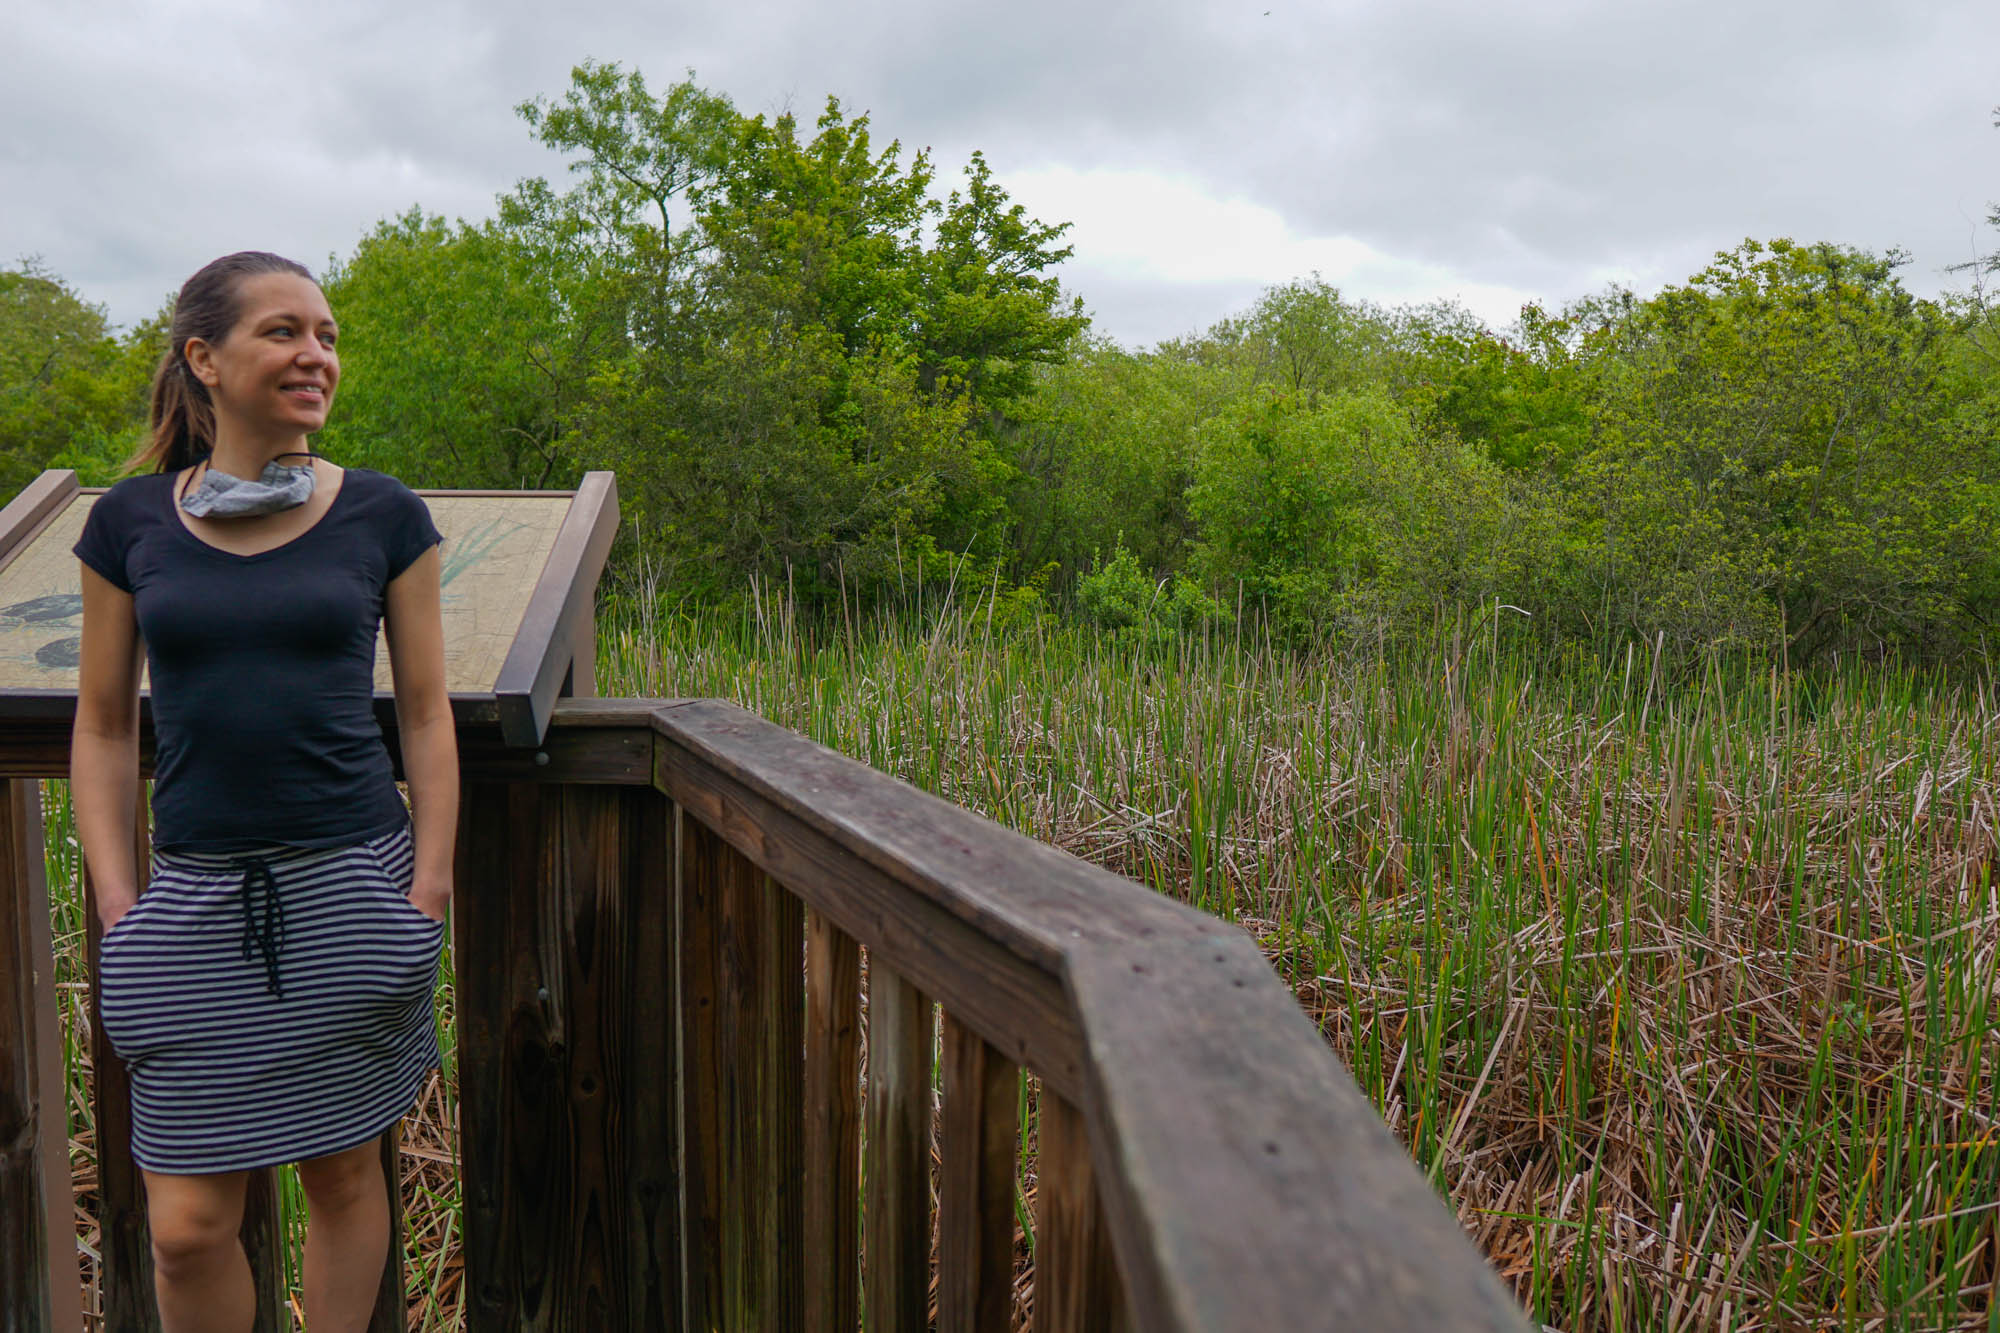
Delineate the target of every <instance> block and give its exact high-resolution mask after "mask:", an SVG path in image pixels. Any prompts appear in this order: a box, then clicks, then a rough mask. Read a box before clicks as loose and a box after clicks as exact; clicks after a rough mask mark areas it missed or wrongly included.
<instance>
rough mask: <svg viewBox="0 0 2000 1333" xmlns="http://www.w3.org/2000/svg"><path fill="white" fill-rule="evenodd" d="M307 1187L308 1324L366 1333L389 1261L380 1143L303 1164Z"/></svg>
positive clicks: (315, 1330) (332, 1332) (320, 1332)
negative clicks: (364, 1332) (384, 1270)
mask: <svg viewBox="0 0 2000 1333" xmlns="http://www.w3.org/2000/svg"><path fill="white" fill-rule="evenodd" d="M299 1183H300V1184H301V1185H303V1186H305V1191H306V1206H307V1210H308V1221H307V1226H306V1262H305V1285H306V1291H305V1297H306V1327H307V1328H308V1329H310V1330H311V1331H312V1333H363V1331H364V1330H365V1329H367V1327H368V1317H369V1315H370V1314H371V1313H373V1311H374V1309H375V1293H376V1292H377V1291H378V1290H380V1289H381V1286H382V1269H383V1266H384V1265H385V1264H387V1263H388V1261H389V1189H388V1186H387V1185H386V1184H385V1183H384V1182H383V1180H382V1143H381V1140H379V1139H370V1140H369V1141H368V1142H366V1143H364V1144H362V1145H361V1146H360V1147H358V1148H349V1149H348V1150H347V1151H346V1152H338V1153H334V1154H332V1155H331V1156H328V1157H315V1158H313V1159H312V1160H311V1161H307V1162H300V1163H299Z"/></svg>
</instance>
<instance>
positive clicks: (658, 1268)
mask: <svg viewBox="0 0 2000 1333" xmlns="http://www.w3.org/2000/svg"><path fill="white" fill-rule="evenodd" d="M618 796H619V800H620V801H621V803H622V804H623V807H624V808H623V812H622V814H621V819H622V821H623V825H624V834H625V841H626V854H625V864H626V866H627V870H626V885H627V893H628V895H629V902H630V907H629V910H628V911H627V912H626V913H625V933H626V937H627V946H626V947H627V949H628V952H629V956H630V960H631V962H630V973H629V979H628V986H627V991H626V997H625V1007H624V1012H623V1014H622V1016H621V1018H622V1022H623V1025H624V1028H625V1032H626V1038H625V1041H626V1070H627V1075H626V1078H625V1080H624V1087H623V1107H622V1114H621V1117H620V1120H621V1123H622V1125H623V1126H624V1131H625V1136H626V1142H625V1145H624V1151H625V1159H624V1160H625V1165H624V1174H625V1177H626V1190H625V1215H626V1221H625V1257H624V1262H625V1271H626V1274H627V1291H628V1295H627V1298H626V1307H627V1309H628V1310H630V1311H631V1323H630V1325H629V1326H630V1327H632V1328H635V1329H636V1328H645V1329H662V1330H666V1329H673V1328H677V1327H679V1321H680V1313H681V1308H680V1307H681V1296H680V1265H681V1243H680V1167H679V1152H680V1132H679V1125H680V1106H679V1101H678V1097H677V1089H678V1078H677V1070H676V1062H677V1054H676V1039H675V1033H676V1030H677V1024H676V1022H675V1013H676V1010H677V1009H678V1007H679V998H680V985H679V969H678V959H677V957H676V953H675V948H674V910H673V903H672V894H673V888H674V817H675V816H674V808H673V804H672V802H670V801H668V800H667V798H666V797H664V796H662V795H660V794H659V793H658V792H656V791H654V790H653V789H652V788H651V787H625V788H622V789H620V791H619V793H618Z"/></svg>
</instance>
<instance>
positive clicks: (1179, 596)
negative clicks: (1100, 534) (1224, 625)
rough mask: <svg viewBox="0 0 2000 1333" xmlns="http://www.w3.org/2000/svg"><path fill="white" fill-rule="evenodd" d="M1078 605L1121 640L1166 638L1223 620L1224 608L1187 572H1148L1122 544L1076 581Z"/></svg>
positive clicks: (1090, 617) (1085, 614) (1086, 615)
mask: <svg viewBox="0 0 2000 1333" xmlns="http://www.w3.org/2000/svg"><path fill="white" fill-rule="evenodd" d="M1076 598H1077V605H1078V606H1079V607H1080V608H1081V609H1082V611H1083V613H1084V616H1085V617H1086V618H1087V619H1088V620H1089V621H1090V622H1091V623H1092V624H1095V625H1099V626H1102V627H1103V628H1105V629H1107V630H1110V631H1111V632H1112V634H1113V635H1114V636H1115V637H1117V638H1121V639H1139V640H1144V641H1146V642H1162V641H1164V640H1167V639H1170V638H1172V637H1174V636H1175V635H1178V634H1184V633H1187V632H1189V631H1191V630H1199V629H1201V628H1203V627H1204V626H1207V625H1211V624H1215V623H1217V622H1219V621H1221V620H1222V619H1223V616H1224V613H1223V610H1222V607H1221V606H1220V605H1219V604H1218V603H1217V602H1216V600H1215V599H1214V598H1213V597H1211V596H1209V595H1208V594H1207V593H1206V592H1203V591H1202V588H1201V585H1200V584H1198V583H1196V582H1195V581H1194V580H1193V579H1191V578H1189V577H1188V576H1187V575H1185V574H1172V575H1168V576H1167V577H1165V578H1162V579H1154V578H1152V577H1151V576H1149V575H1148V574H1147V573H1146V572H1145V570H1144V569H1142V568H1141V567H1140V565H1139V560H1138V557H1136V556H1134V555H1133V554H1132V553H1131V552H1130V551H1128V550H1126V549H1125V547H1124V544H1123V543H1120V544H1119V545H1118V546H1117V547H1115V548H1114V549H1113V551H1112V553H1111V559H1110V560H1108V561H1103V562H1101V563H1097V564H1095V565H1094V567H1093V568H1092V569H1091V570H1090V572H1089V573H1087V574H1085V575H1084V576H1083V577H1082V578H1081V579H1079V580H1078V581H1077V586H1076Z"/></svg>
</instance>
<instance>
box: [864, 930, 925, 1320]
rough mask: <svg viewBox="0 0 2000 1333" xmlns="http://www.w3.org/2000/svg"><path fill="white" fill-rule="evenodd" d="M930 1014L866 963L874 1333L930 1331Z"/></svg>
mask: <svg viewBox="0 0 2000 1333" xmlns="http://www.w3.org/2000/svg"><path fill="white" fill-rule="evenodd" d="M932 1012H933V1011H932V1007H931V1002H930V1000H929V999H928V998H927V997H926V996H925V995H924V994H923V992H921V991H919V990H918V989H917V988H916V987H915V986H912V985H911V984H910V983H909V982H907V981H905V980H903V978H902V977H900V976H899V975H897V973H896V972H895V970H894V969H893V968H891V967H890V966H889V965H888V963H887V962H886V961H884V960H882V959H880V958H877V957H875V956H874V955H873V954H872V953H871V954H870V956H869V959H868V1111H867V1141H866V1148H865V1155H864V1157H863V1166H864V1181H865V1184H864V1191H865V1196H866V1203H865V1206H866V1220H865V1222H864V1224H863V1225H864V1231H863V1239H864V1242H865V1247H864V1249H863V1265H864V1266H863V1270H862V1277H863V1280H862V1291H863V1297H864V1304H865V1306H866V1311H867V1327H868V1329H869V1333H924V1330H925V1329H926V1328H928V1326H929V1322H930V1309H929V1307H930V1250H931V1244H930V1240H931V1225H930V1208H931V1152H930V1137H931V1136H930V1129H931V1051H932V1032H931V1029H932Z"/></svg>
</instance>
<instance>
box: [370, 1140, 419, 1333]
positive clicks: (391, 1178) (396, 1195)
mask: <svg viewBox="0 0 2000 1333" xmlns="http://www.w3.org/2000/svg"><path fill="white" fill-rule="evenodd" d="M379 1142H380V1147H381V1153H382V1180H383V1183H384V1185H385V1186H386V1187H387V1189H388V1191H389V1260H388V1262H387V1263H385V1264H383V1265H382V1284H381V1286H379V1287H377V1288H376V1290H375V1313H374V1314H372V1315H370V1316H369V1319H368V1333H404V1331H405V1330H406V1329H407V1328H408V1327H409V1310H410V1307H409V1302H408V1301H407V1300H406V1299H405V1298H404V1295H403V1188H402V1185H403V1122H402V1121H400V1120H399V1121H397V1122H396V1123H395V1124H393V1125H391V1126H389V1128H388V1130H387V1131H386V1132H384V1133H383V1135H382V1137H381V1139H380V1141H379Z"/></svg>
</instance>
